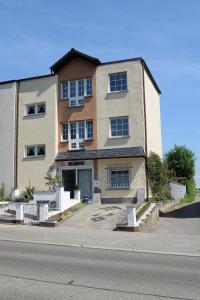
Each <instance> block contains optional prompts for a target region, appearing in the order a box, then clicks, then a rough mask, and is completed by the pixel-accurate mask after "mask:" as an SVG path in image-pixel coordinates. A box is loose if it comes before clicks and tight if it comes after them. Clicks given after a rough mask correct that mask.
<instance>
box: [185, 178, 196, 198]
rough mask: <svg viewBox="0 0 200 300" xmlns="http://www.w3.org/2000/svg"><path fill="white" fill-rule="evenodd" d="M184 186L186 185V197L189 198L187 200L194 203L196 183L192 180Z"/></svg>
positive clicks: (187, 181)
mask: <svg viewBox="0 0 200 300" xmlns="http://www.w3.org/2000/svg"><path fill="white" fill-rule="evenodd" d="M185 184H186V192H187V196H188V197H189V199H190V200H191V201H194V199H195V197H196V183H195V181H194V179H188V180H186V182H185Z"/></svg>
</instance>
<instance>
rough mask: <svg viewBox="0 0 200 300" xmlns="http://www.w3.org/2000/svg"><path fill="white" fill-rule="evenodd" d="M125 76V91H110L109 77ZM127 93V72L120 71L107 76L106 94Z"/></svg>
mask: <svg viewBox="0 0 200 300" xmlns="http://www.w3.org/2000/svg"><path fill="white" fill-rule="evenodd" d="M123 74H125V75H126V89H121V90H120V91H116V90H115V91H111V85H110V77H111V76H116V75H123ZM127 91H128V75H127V71H121V72H116V73H110V74H108V92H109V93H111V94H112V93H121V92H127Z"/></svg>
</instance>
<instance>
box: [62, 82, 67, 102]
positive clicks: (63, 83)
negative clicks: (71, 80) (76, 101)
mask: <svg viewBox="0 0 200 300" xmlns="http://www.w3.org/2000/svg"><path fill="white" fill-rule="evenodd" d="M61 95H62V99H66V98H68V82H62V85H61Z"/></svg>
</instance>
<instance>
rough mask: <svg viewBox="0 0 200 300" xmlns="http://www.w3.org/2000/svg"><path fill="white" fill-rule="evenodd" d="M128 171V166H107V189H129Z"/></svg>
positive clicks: (129, 167)
mask: <svg viewBox="0 0 200 300" xmlns="http://www.w3.org/2000/svg"><path fill="white" fill-rule="evenodd" d="M130 169H131V166H129V165H109V166H108V167H107V181H108V182H107V185H108V188H110V189H129V186H130Z"/></svg>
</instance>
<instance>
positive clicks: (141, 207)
mask: <svg viewBox="0 0 200 300" xmlns="http://www.w3.org/2000/svg"><path fill="white" fill-rule="evenodd" d="M150 204H151V203H150V202H145V203H144V204H142V205H141V206H140V207H139V209H138V210H137V212H136V219H137V220H138V219H139V218H140V217H141V216H142V215H143V213H144V212H145V210H147V209H148V208H149V206H150Z"/></svg>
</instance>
